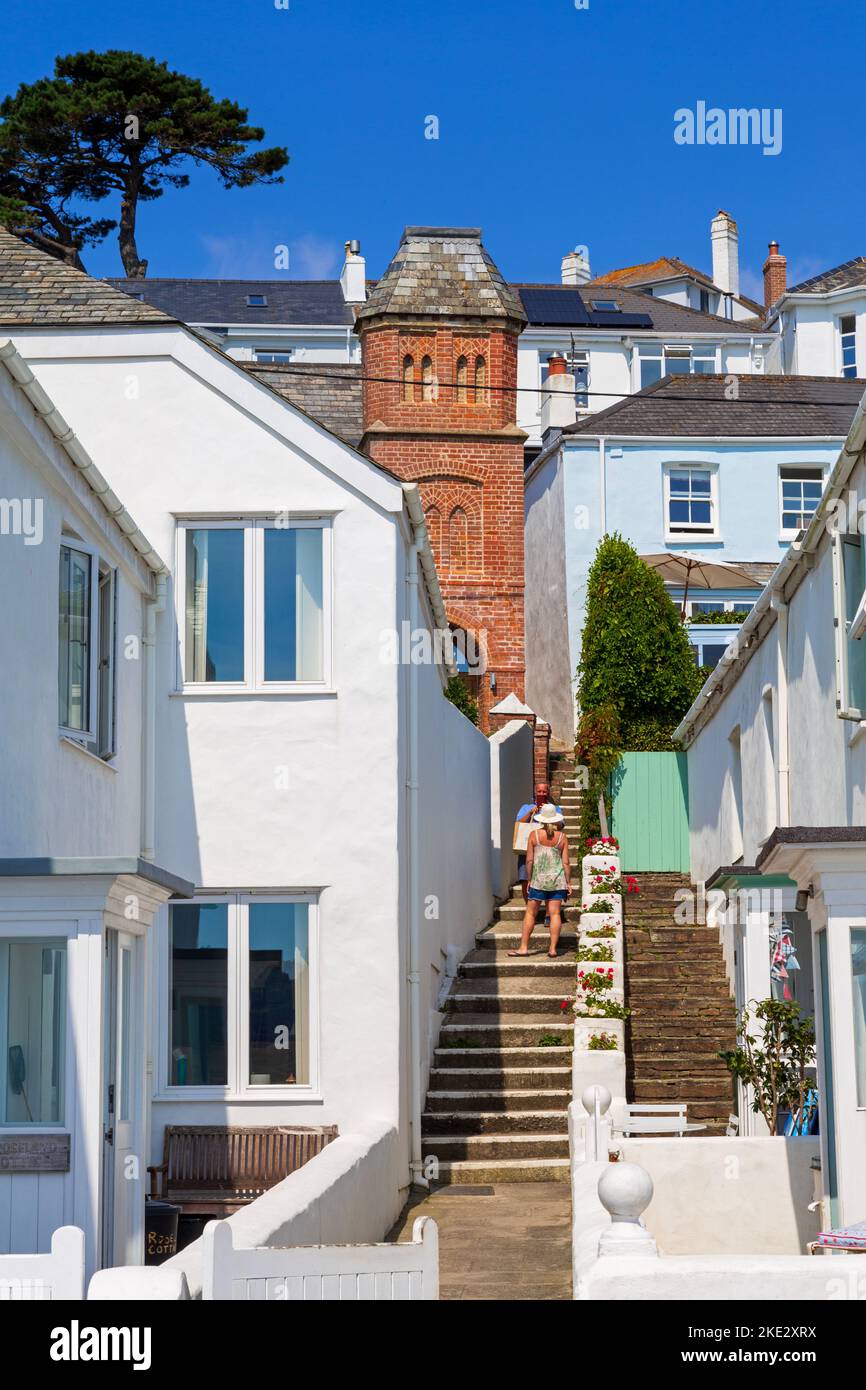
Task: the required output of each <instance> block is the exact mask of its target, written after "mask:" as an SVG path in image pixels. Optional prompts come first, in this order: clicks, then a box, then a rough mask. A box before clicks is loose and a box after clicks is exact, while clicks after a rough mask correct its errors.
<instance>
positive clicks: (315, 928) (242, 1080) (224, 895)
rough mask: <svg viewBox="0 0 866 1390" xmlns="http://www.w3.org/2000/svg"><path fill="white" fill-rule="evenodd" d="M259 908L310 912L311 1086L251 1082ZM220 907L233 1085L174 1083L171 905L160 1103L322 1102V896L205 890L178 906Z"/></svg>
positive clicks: (160, 1001)
mask: <svg viewBox="0 0 866 1390" xmlns="http://www.w3.org/2000/svg"><path fill="white" fill-rule="evenodd" d="M255 903H303V904H305V905H306V907H307V945H308V951H309V960H308V962H307V972H308V977H309V1000H308V1010H309V1037H308V1040H307V1042H308V1050H309V1059H310V1079H309V1081H299V1082H296V1083H294V1084H293V1085H283V1086H253V1085H251V1084H250V1082H249V1080H248V1077H249V1044H250V1039H249V1014H250V997H249V913H248V911H247V910H246V909H248V908H249V907H250V906H251V905H252V904H255ZM199 904H201V905H208V904H218V905H227V907H228V932H227V941H228V961H227V985H228V1008H227V1025H228V1026H227V1034H226V1062H227V1067H226V1070H227V1076H228V1081H227V1084H226V1085H225V1086H176V1085H173V1084H172V1083H171V1081H170V1079H169V1078H170V1075H171V1073H170V1069H169V1066H170V1061H171V1058H170V1050H169V1043H170V1028H171V927H170V911H171V907H172V904H171V903H167V904H166V907H165V909H164V911H163V913H162V914H161V915H162V917H163V922H162V923H161V926H160V929H159V946H158V971H157V976H158V990H157V1000H156V1018H155V1027H156V1029H157V1038H158V1048H157V1052H158V1068H159V1069H158V1072H157V1077H156V1085H155V1087H154V1100H156V1101H172V1102H178V1101H179V1102H181V1103H183V1102H185V1101H213V1100H229V1101H245V1102H258V1103H260V1104H261V1103H267V1102H268V1101H281V1102H283V1103H285V1102H286V1101H297V1102H298V1103H306V1102H308V1101H310V1100H318V1099H321V1091H320V1059H321V1008H320V991H319V893H318V891H316V890H312V889H308V890H304V891H295V890H290V889H286V890H285V891H281V890H280V889H278V888H268V889H262V890H261V891H260V892H256V891H252V890H241V889H226V890H225V891H224V892H223V891H219V890H216V889H212V890H209V891H206V890H203V891H202V892H201V893H196V894H195V896H194V897H192V898H183V899H178V900H177V905H178V906H184V905H199Z"/></svg>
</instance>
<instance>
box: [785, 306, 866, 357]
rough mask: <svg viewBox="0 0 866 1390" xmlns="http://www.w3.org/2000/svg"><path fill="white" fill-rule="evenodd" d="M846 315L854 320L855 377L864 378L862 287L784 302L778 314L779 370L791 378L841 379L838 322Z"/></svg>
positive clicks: (865, 341) (865, 312)
mask: <svg viewBox="0 0 866 1390" xmlns="http://www.w3.org/2000/svg"><path fill="white" fill-rule="evenodd" d="M849 314H853V315H854V316H855V318H856V333H857V339H856V345H857V375H858V377H866V286H863V287H860V288H859V289H854V290H846V291H845V292H844V293H841V294H832V295H825V296H822V297H820V298H819V297H813V296H808V297H807V296H802V297H797V296H795V297H793V298H792V299H790V300H788V301H787V302H786V307H785V309H784V310H783V313H782V324H781V329H782V331H781V335H780V336H781V344H780V368H781V370H782V371H784V372H788V373H790V374H792V375H794V376H834V377H839V376H841V375H842V352H841V344H840V341H839V319H840V318H841V317H843V316H844V317H847V316H848V315H849Z"/></svg>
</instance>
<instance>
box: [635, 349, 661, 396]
mask: <svg viewBox="0 0 866 1390" xmlns="http://www.w3.org/2000/svg"><path fill="white" fill-rule="evenodd" d="M661 379H662V363H661V358H660V357H642V358H641V359H640V384H641V389H643V387H644V386H652V384H653V382H654V381H661Z"/></svg>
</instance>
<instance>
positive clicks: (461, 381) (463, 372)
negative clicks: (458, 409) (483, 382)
mask: <svg viewBox="0 0 866 1390" xmlns="http://www.w3.org/2000/svg"><path fill="white" fill-rule="evenodd" d="M455 379H456V381H457V404H458V405H465V404H466V400H467V391H466V388H467V386H468V384H469V363H468V362H467V361H466V358H465V357H458V358H457V370H456V372H455Z"/></svg>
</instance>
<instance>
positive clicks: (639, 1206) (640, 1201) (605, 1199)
mask: <svg viewBox="0 0 866 1390" xmlns="http://www.w3.org/2000/svg"><path fill="white" fill-rule="evenodd" d="M652 1195H653V1180H652V1178H651V1177H650V1175H649V1173H648V1172H647V1170H646V1169H645V1168H641V1166H640V1164H639V1163H612V1164H611V1165H610V1167H609V1168H607V1169H606V1170H605V1172H604V1173H603V1174H602V1176H601V1178H600V1179H599V1183H598V1199H599V1201H600V1202H601V1204H602V1206H603V1207H604V1208H605V1210H606V1211H608V1212H610V1219H611V1221H628V1222H636V1221H638V1219H639V1218H640V1216H641V1214H642V1213H643V1212H645V1211H646V1209H647V1207H648V1206H649V1204H650V1202H651V1201H652Z"/></svg>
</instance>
